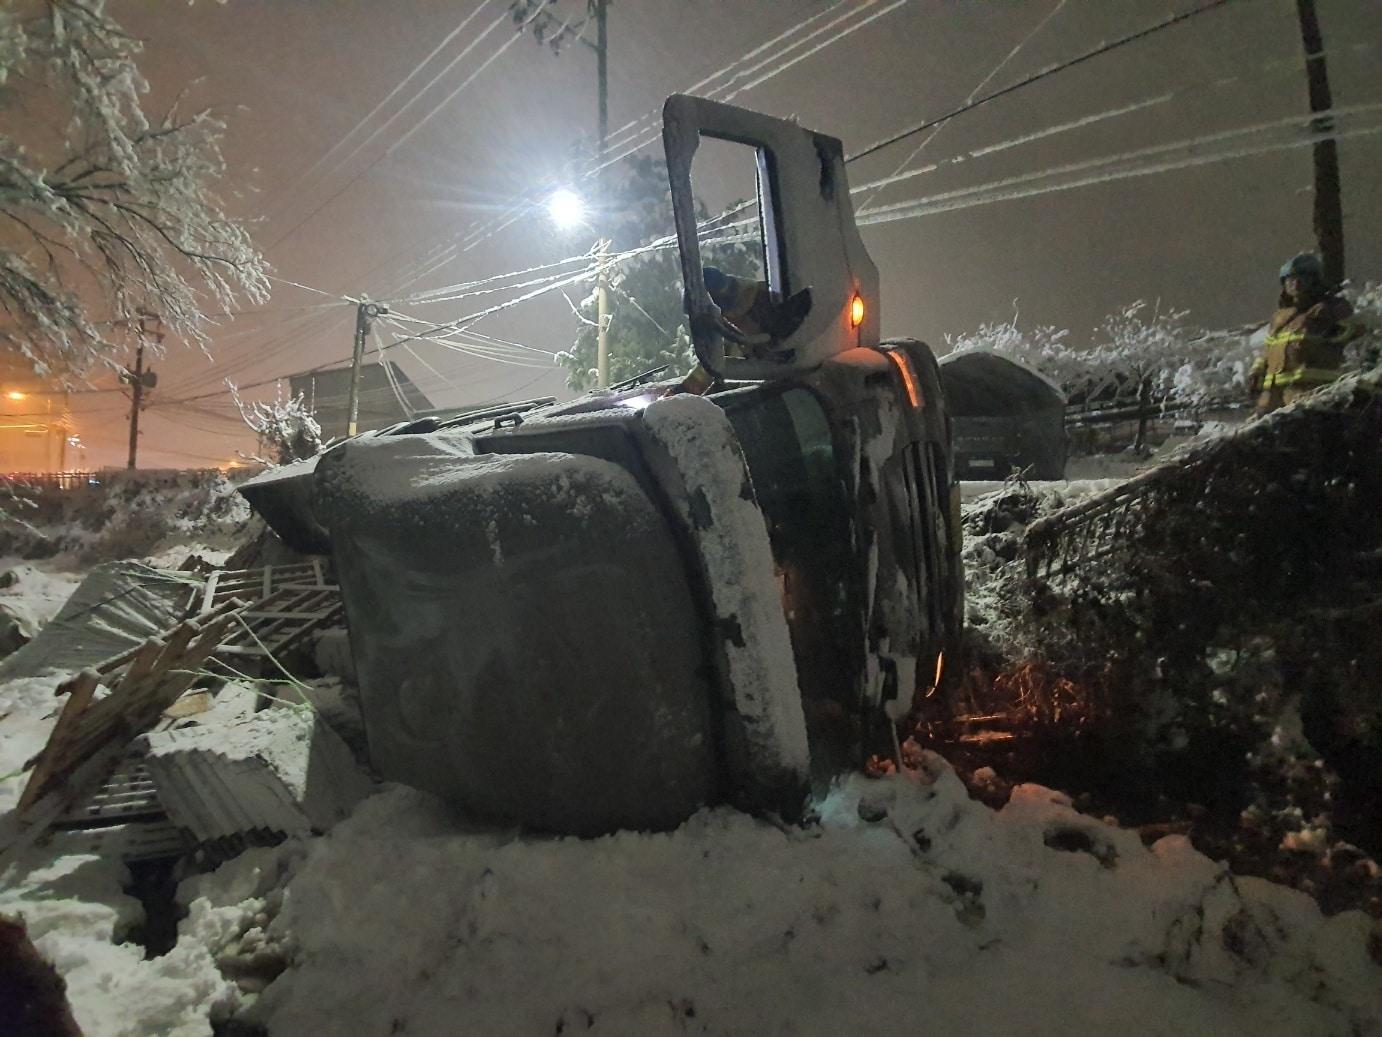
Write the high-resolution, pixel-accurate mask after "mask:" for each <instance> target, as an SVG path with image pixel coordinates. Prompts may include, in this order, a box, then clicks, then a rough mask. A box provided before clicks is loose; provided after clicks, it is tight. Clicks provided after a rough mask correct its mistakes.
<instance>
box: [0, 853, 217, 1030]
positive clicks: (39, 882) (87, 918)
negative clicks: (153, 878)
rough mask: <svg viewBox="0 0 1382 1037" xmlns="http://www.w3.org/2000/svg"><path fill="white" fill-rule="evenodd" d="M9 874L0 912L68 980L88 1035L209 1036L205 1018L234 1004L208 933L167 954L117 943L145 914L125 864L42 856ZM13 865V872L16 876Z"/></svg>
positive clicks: (188, 939) (74, 1007)
mask: <svg viewBox="0 0 1382 1037" xmlns="http://www.w3.org/2000/svg"><path fill="white" fill-rule="evenodd" d="M39 852H41V851H36V852H31V854H30V860H29V863H28V865H27V866H25V865H20V866H17V867H16V870H15V871H11V872H10V873H9V874H7V875H6V876H5V881H4V884H3V889H2V890H0V912H3V913H5V914H10V915H14V914H18V915H22V916H23V918H24V921H25V922H26V924H27V926H28V929H29V936H30V938H31V939H32V940H33V941H34V946H35V947H37V948H38V950H39V951H40V953H42V954H43V955H44V956H45V957H46V958H48V959H49V960H50V961H51V962H52V963H53V964H54V965H55V966H56V967H57V969H58V971H59V972H60V973H61V974H62V977H63V979H64V980H65V981H66V982H67V997H68V1000H69V1002H70V1003H71V1005H72V1010H73V1014H74V1015H75V1016H76V1018H77V1022H78V1024H79V1025H80V1026H81V1028H82V1032H83V1033H85V1034H86V1035H87V1037H142V1035H144V1034H151V1033H159V1034H170V1035H173V1034H176V1035H187V1037H192V1035H197V1037H200V1035H202V1034H210V1032H211V1028H210V1024H209V1022H208V1015H209V1013H210V1012H212V1011H213V1010H217V1011H221V1010H222V1009H223V1006H224V1008H228V1007H229V1006H230V1005H231V1004H233V1002H234V997H235V988H234V985H233V984H231V983H229V982H227V981H226V980H225V979H223V978H222V976H221V975H220V973H219V972H218V971H217V969H216V965H215V962H214V961H213V960H212V957H211V955H210V954H209V953H208V952H207V949H206V942H205V937H204V935H203V934H200V933H196V934H189V935H187V936H184V937H183V938H182V939H181V940H180V941H179V943H178V945H177V946H176V947H175V948H174V949H173V950H172V951H170V952H169V953H168V954H166V955H164V956H163V957H160V958H156V959H153V960H151V961H145V960H144V949H143V948H142V947H140V946H138V945H137V944H133V943H119V942H117V941H119V940H121V939H123V938H124V937H125V936H126V935H127V934H128V933H129V931H130V930H131V929H132V928H133V927H134V926H135V925H137V924H138V923H139V922H140V921H141V920H142V918H143V910H142V908H141V906H140V904H139V902H138V901H137V900H135V899H133V898H132V897H129V896H127V895H126V894H125V893H124V892H123V891H122V887H123V886H124V884H125V881H126V877H127V876H126V874H125V869H124V866H123V865H121V864H120V863H119V862H118V861H114V860H110V859H105V858H100V857H93V856H88V855H71V856H66V857H59V858H57V859H55V860H46V861H45V860H42V859H41V858H40V857H39V856H38V853H39ZM16 871H17V874H16Z"/></svg>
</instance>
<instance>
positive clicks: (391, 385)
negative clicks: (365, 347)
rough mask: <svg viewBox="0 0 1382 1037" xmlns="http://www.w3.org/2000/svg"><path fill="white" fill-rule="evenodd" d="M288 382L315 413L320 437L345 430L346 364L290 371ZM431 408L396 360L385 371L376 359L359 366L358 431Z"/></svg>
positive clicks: (331, 436) (338, 434) (336, 435)
mask: <svg viewBox="0 0 1382 1037" xmlns="http://www.w3.org/2000/svg"><path fill="white" fill-rule="evenodd" d="M390 376H392V377H390ZM288 385H289V387H290V389H291V391H292V394H293V395H294V396H297V395H299V394H301V395H302V397H303V399H304V400H306V402H307V406H308V407H309V408H311V410H312V411H313V413H314V414H315V415H316V419H317V423H318V424H319V425H321V427H322V439H336V438H339V437H341V436H344V435H345V434H346V427H347V425H348V424H349V422H350V368H348V367H336V368H332V369H331V370H328V371H304V372H303V373H302V374H295V375H290V376H289V378H288ZM431 410H432V401H431V400H429V399H428V398H427V397H426V396H424V395H423V394H422V392H421V391H420V390H419V389H418V387H417V386H416V385H414V384H413V382H412V379H410V378H409V377H408V376H407V375H406V374H404V373H403V369H402V368H400V367H399V366H398V365H397V364H394V363H389V364H388V371H387V372H386V371H385V369H384V367H383V366H382V365H380V364H377V363H369V364H365V365H364V366H363V367H361V368H360V412H359V426H360V431H361V432H366V431H368V430H370V429H376V428H386V427H388V426H389V425H394V424H397V423H398V422H400V421H407V420H409V419H410V418H413V417H416V416H417V415H419V414H423V413H426V412H429V411H431Z"/></svg>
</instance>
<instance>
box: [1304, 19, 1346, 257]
mask: <svg viewBox="0 0 1382 1037" xmlns="http://www.w3.org/2000/svg"><path fill="white" fill-rule="evenodd" d="M1296 15H1297V17H1298V18H1299V20H1300V41H1301V44H1302V46H1303V47H1304V49H1305V81H1306V84H1307V86H1308V87H1309V90H1310V110H1311V111H1312V112H1328V111H1329V110H1330V109H1331V108H1332V107H1333V106H1334V101H1333V98H1332V97H1331V96H1330V91H1329V72H1328V70H1327V68H1326V67H1325V62H1324V39H1323V37H1322V36H1321V35H1320V20H1319V18H1318V16H1317V15H1316V13H1315V0H1296ZM1310 128H1311V129H1312V130H1313V131H1314V132H1316V133H1320V134H1325V133H1331V132H1332V131H1333V129H1334V120H1333V119H1332V118H1331V117H1330V116H1328V115H1322V116H1319V117H1317V118H1315V119H1312V120H1311V122H1310ZM1314 158H1315V211H1314V221H1313V222H1314V227H1315V240H1316V242H1318V244H1319V248H1320V258H1321V259H1322V260H1323V262H1324V277H1325V281H1326V282H1327V283H1329V284H1339V283H1341V282H1342V281H1343V279H1344V207H1343V200H1342V198H1341V190H1340V186H1339V149H1338V146H1337V144H1336V142H1335V141H1334V140H1333V139H1332V138H1328V139H1323V140H1317V141H1316V142H1315V147H1314Z"/></svg>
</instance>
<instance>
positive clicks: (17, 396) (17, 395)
mask: <svg viewBox="0 0 1382 1037" xmlns="http://www.w3.org/2000/svg"><path fill="white" fill-rule="evenodd" d="M5 397H6V398H7V399H11V400H22V399H24V394H23V393H22V392H20V391H19V390H18V389H11V390H10V391H9V392H7V393H5Z"/></svg>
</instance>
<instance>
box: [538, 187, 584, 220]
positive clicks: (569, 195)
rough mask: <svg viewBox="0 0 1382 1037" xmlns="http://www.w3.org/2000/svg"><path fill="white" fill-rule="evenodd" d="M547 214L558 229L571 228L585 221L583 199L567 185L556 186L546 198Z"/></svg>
mask: <svg viewBox="0 0 1382 1037" xmlns="http://www.w3.org/2000/svg"><path fill="white" fill-rule="evenodd" d="M547 215H548V216H550V217H551V218H552V222H553V223H555V224H556V225H557V229H558V230H571V229H572V228H574V227H577V226H579V225H580V224H582V223H584V222H585V217H586V211H585V200H584V199H583V198H581V196H580V195H578V194H577V193H576V192H575V191H573V190H571V189H570V188H569V187H561V188H558V189H557V190H555V191H553V192H552V193H551V195H549V196H548V198H547Z"/></svg>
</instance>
